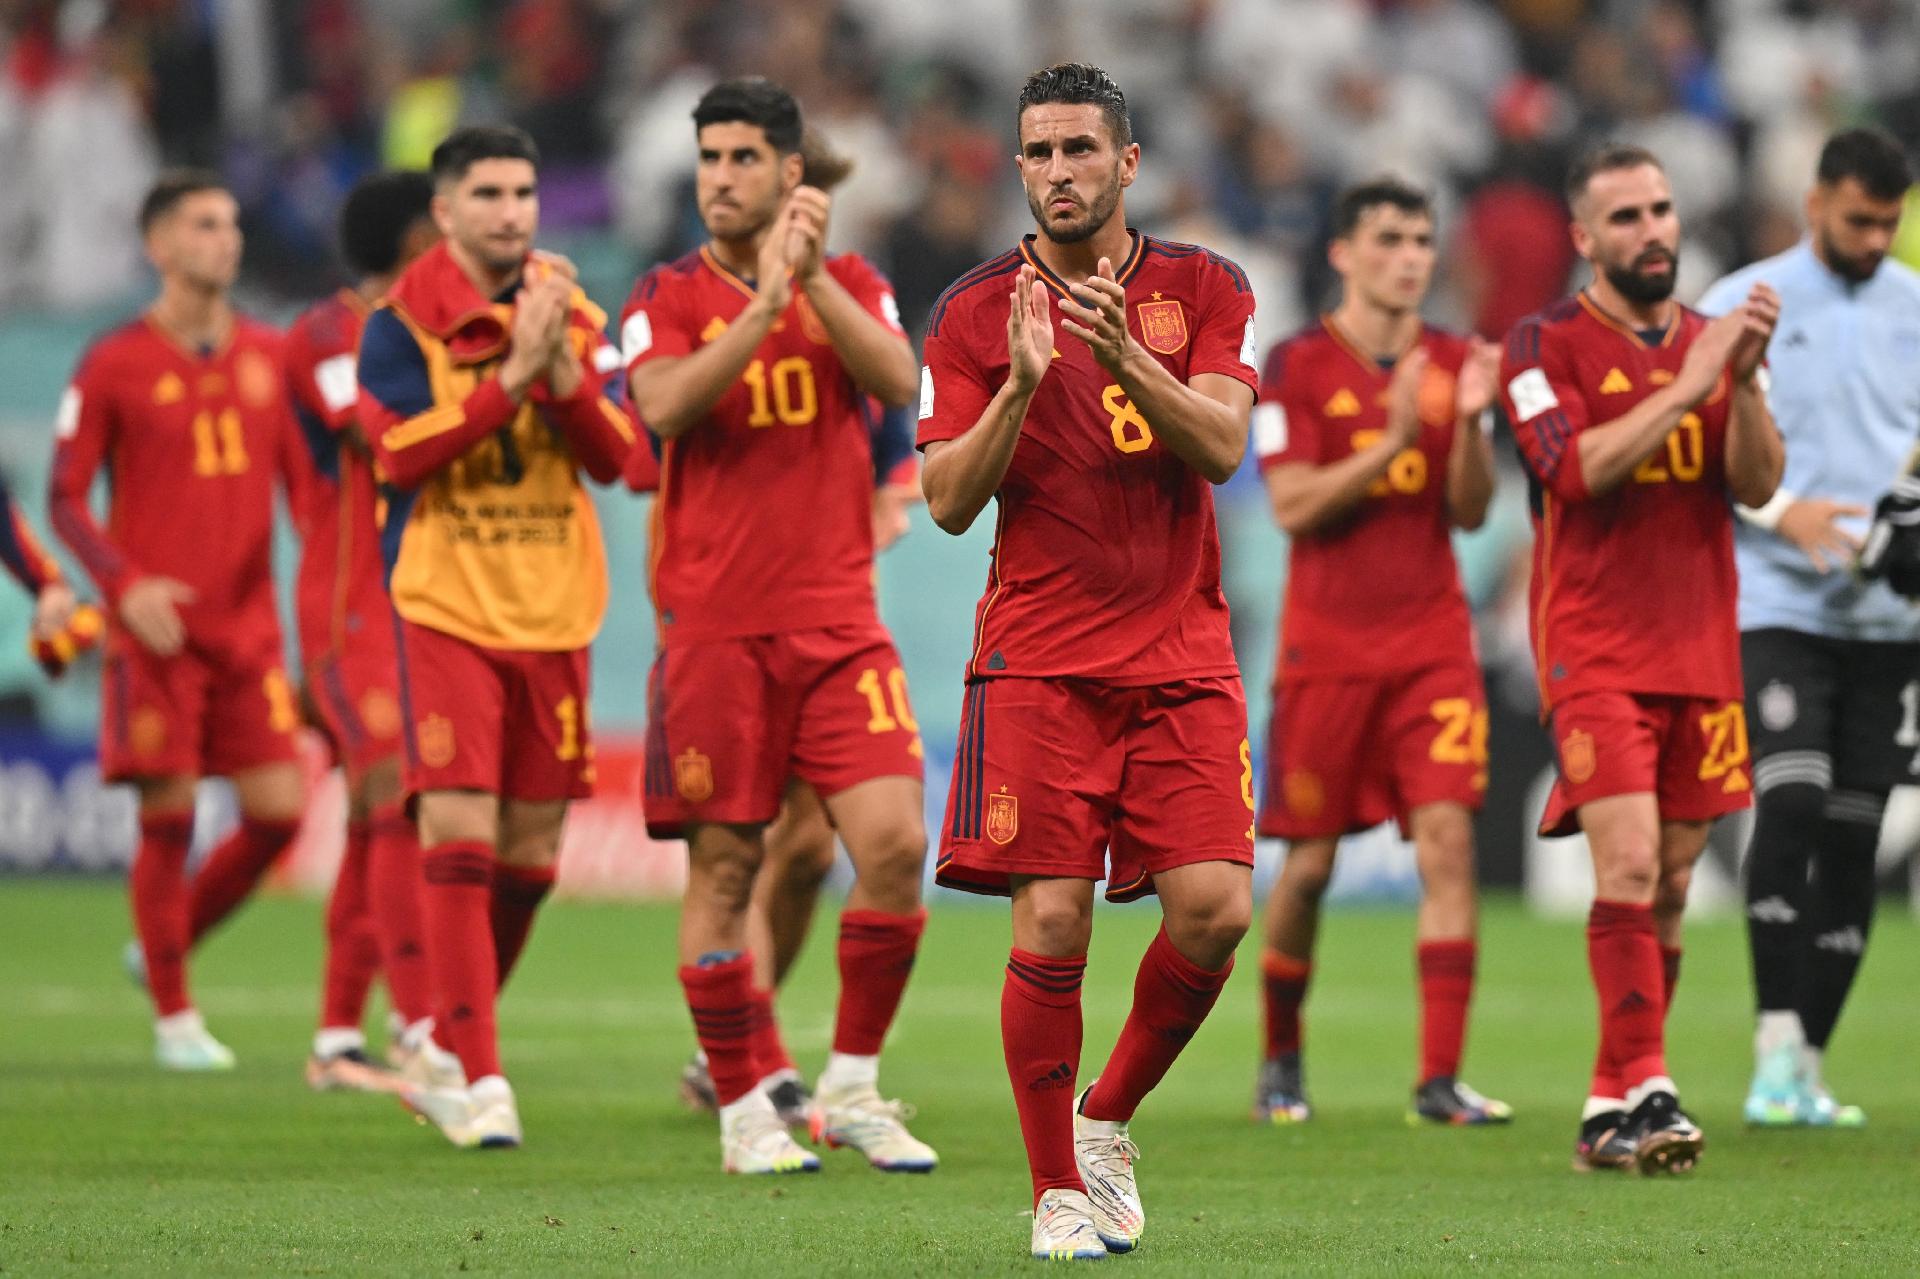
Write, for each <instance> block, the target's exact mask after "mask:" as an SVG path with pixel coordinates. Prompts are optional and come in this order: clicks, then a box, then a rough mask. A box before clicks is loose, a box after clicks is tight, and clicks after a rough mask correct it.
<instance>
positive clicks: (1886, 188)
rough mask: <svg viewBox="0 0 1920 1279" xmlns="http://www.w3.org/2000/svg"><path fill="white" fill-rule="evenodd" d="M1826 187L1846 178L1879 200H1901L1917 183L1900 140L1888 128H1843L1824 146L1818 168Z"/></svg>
mask: <svg viewBox="0 0 1920 1279" xmlns="http://www.w3.org/2000/svg"><path fill="white" fill-rule="evenodd" d="M1817 174H1818V176H1819V179H1820V183H1821V185H1823V186H1834V185H1837V184H1838V183H1839V182H1841V181H1842V180H1843V179H1845V178H1852V179H1853V180H1854V181H1855V182H1858V183H1859V184H1860V185H1861V187H1863V188H1864V189H1865V190H1866V193H1867V194H1868V195H1870V196H1872V197H1873V198H1874V199H1876V200H1898V199H1899V198H1900V197H1901V196H1904V195H1905V194H1906V193H1907V188H1908V187H1910V186H1912V185H1913V169H1912V168H1911V167H1910V166H1909V165H1908V163H1907V153H1906V152H1905V151H1904V150H1902V149H1901V146H1900V143H1899V141H1898V140H1897V139H1896V138H1895V137H1894V136H1893V135H1892V134H1891V133H1888V132H1887V131H1886V130H1885V129H1872V128H1859V129H1842V130H1841V131H1840V132H1838V133H1836V134H1834V135H1833V136H1832V137H1830V138H1828V139H1827V144H1826V145H1825V146H1823V147H1821V148H1820V168H1819V169H1818V170H1817Z"/></svg>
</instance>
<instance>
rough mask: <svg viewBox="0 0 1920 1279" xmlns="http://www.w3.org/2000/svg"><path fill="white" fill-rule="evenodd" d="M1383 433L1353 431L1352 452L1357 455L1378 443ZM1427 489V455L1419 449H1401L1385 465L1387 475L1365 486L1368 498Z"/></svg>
mask: <svg viewBox="0 0 1920 1279" xmlns="http://www.w3.org/2000/svg"><path fill="white" fill-rule="evenodd" d="M1384 434H1386V432H1384V431H1355V432H1354V433H1353V451H1354V452H1355V453H1359V452H1361V451H1363V450H1365V449H1370V448H1372V447H1373V446H1374V445H1375V444H1378V443H1379V442H1380V437H1381V436H1382V435H1384ZM1426 487H1427V455H1426V454H1425V453H1422V452H1421V451H1420V450H1419V449H1401V450H1400V451H1399V452H1398V453H1395V454H1394V455H1393V461H1391V462H1389V463H1387V473H1386V474H1385V475H1382V476H1381V477H1380V478H1379V479H1377V480H1375V481H1374V482H1373V483H1372V484H1370V485H1368V486H1367V496H1368V497H1386V496H1387V495H1388V494H1391V493H1406V494H1413V493H1418V492H1420V491H1421V490H1422V489H1424V488H1426Z"/></svg>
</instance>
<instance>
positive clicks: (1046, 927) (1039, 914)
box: [1023, 898, 1093, 955]
mask: <svg viewBox="0 0 1920 1279" xmlns="http://www.w3.org/2000/svg"><path fill="white" fill-rule="evenodd" d="M1023 922H1024V924H1025V925H1026V927H1025V928H1024V929H1023V931H1024V932H1026V933H1027V934H1028V936H1029V937H1030V938H1031V939H1032V942H1033V945H1031V946H1030V947H1028V949H1032V950H1036V951H1038V952H1039V953H1040V954H1043V955H1084V954H1086V953H1087V944H1088V943H1089V942H1090V941H1091V940H1092V939H1093V904H1092V902H1091V901H1088V902H1086V903H1084V904H1082V903H1080V902H1077V901H1072V900H1068V899H1065V898H1062V899H1060V900H1056V901H1036V902H1032V903H1029V905H1028V908H1027V910H1026V911H1025V920H1024V921H1023Z"/></svg>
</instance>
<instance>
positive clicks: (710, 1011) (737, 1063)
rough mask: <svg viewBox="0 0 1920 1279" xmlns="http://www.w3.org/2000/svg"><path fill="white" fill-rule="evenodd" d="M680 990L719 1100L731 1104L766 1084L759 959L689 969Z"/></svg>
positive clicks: (737, 957) (684, 968)
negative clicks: (756, 1042)
mask: <svg viewBox="0 0 1920 1279" xmlns="http://www.w3.org/2000/svg"><path fill="white" fill-rule="evenodd" d="M680 988H681V989H682V990H684V991H685V992H686V994H687V1008H688V1010H689V1011H691V1012H692V1013H693V1034H694V1038H696V1039H698V1040H699V1041H700V1048H701V1050H702V1051H704V1052H705V1053H706V1054H707V1073H708V1074H709V1075H710V1076H712V1078H713V1095H714V1098H715V1099H716V1100H717V1101H718V1102H719V1103H720V1104H721V1105H722V1106H730V1105H732V1104H733V1103H734V1102H736V1101H739V1100H740V1099H741V1098H742V1097H744V1096H746V1095H747V1094H748V1093H750V1092H752V1091H753V1087H754V1085H755V1084H757V1083H759V1082H760V1076H759V1075H757V1074H756V1073H754V1060H753V1018H754V1012H753V1007H754V1004H753V999H754V995H753V959H752V957H751V956H748V955H735V956H734V957H733V958H732V959H725V960H722V961H720V962H719V963H717V964H686V965H683V966H682V967H681V969H680Z"/></svg>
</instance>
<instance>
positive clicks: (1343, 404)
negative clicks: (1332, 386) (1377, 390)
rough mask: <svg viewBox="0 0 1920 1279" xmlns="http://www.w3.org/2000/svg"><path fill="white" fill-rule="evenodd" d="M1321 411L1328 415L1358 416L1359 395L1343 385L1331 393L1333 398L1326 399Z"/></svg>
mask: <svg viewBox="0 0 1920 1279" xmlns="http://www.w3.org/2000/svg"><path fill="white" fill-rule="evenodd" d="M1321 412H1323V413H1325V414H1326V415H1327V416H1328V417H1358V416H1360V397H1359V396H1357V395H1355V394H1354V393H1353V392H1352V391H1349V390H1348V389H1347V388H1346V387H1344V386H1343V387H1341V388H1340V389H1339V390H1337V391H1335V392H1334V393H1333V398H1332V399H1330V400H1328V401H1327V403H1326V406H1325V407H1324V408H1322V409H1321Z"/></svg>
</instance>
